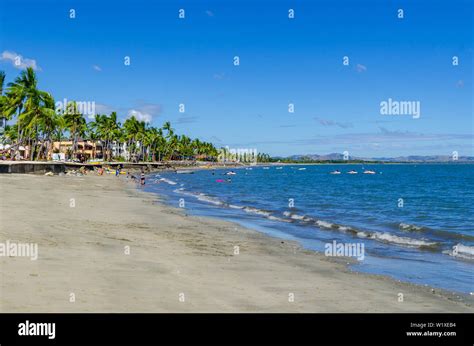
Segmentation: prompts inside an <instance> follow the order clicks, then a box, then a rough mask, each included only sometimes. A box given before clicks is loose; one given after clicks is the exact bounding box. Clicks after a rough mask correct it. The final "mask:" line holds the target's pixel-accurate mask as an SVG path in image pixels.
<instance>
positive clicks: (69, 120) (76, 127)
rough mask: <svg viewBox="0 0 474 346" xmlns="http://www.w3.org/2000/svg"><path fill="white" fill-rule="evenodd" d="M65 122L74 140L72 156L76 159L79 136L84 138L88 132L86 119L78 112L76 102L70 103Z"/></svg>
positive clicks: (65, 114) (67, 107) (65, 113)
mask: <svg viewBox="0 0 474 346" xmlns="http://www.w3.org/2000/svg"><path fill="white" fill-rule="evenodd" d="M64 120H65V122H66V127H67V129H68V130H69V134H70V135H71V138H72V156H73V157H74V156H75V154H76V151H77V142H78V139H79V136H81V135H82V136H83V135H84V134H85V132H86V131H87V125H86V119H84V116H83V115H82V113H80V112H79V111H78V109H77V103H76V102H75V101H72V102H68V104H67V106H66V110H65V112H64Z"/></svg>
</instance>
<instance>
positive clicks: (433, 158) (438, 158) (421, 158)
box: [278, 153, 474, 163]
mask: <svg viewBox="0 0 474 346" xmlns="http://www.w3.org/2000/svg"><path fill="white" fill-rule="evenodd" d="M278 159H282V160H285V159H286V160H291V161H306V162H307V161H344V160H349V161H382V162H472V163H474V157H473V156H459V157H458V159H457V160H453V157H452V156H449V155H410V156H397V157H373V158H364V157H355V156H349V157H348V158H346V159H344V154H339V153H331V154H326V155H318V154H307V155H292V156H289V157H278Z"/></svg>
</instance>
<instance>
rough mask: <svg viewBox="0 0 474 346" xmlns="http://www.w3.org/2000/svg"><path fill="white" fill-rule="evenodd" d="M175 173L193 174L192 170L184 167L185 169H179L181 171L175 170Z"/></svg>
mask: <svg viewBox="0 0 474 346" xmlns="http://www.w3.org/2000/svg"><path fill="white" fill-rule="evenodd" d="M176 173H177V174H194V171H192V170H190V169H185V170H181V171H176Z"/></svg>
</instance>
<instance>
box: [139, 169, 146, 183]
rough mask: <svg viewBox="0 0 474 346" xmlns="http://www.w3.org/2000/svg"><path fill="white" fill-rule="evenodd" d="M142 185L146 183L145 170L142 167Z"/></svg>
mask: <svg viewBox="0 0 474 346" xmlns="http://www.w3.org/2000/svg"><path fill="white" fill-rule="evenodd" d="M140 185H145V172H144V171H143V168H142V173H141V174H140Z"/></svg>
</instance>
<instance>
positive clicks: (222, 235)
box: [0, 174, 474, 313]
mask: <svg viewBox="0 0 474 346" xmlns="http://www.w3.org/2000/svg"><path fill="white" fill-rule="evenodd" d="M0 193H1V202H0V242H5V241H7V240H9V241H10V242H21V243H36V244H37V245H38V259H37V260H31V259H30V258H26V257H5V256H4V257H0V278H1V279H0V311H1V312H444V313H445V312H473V311H474V308H473V300H472V297H469V296H459V295H457V294H453V293H450V292H443V291H440V290H438V289H436V290H434V291H433V290H432V289H431V288H429V287H421V286H416V285H412V284H407V283H401V282H398V281H395V280H392V279H389V278H386V277H382V276H375V275H366V274H360V273H354V272H351V271H350V270H348V269H347V268H346V265H345V264H346V262H347V260H344V259H339V260H338V261H335V260H334V259H329V258H327V257H325V256H323V255H321V254H317V253H314V252H310V251H306V250H303V249H301V248H300V247H298V245H297V244H295V243H292V242H288V241H282V240H280V239H276V238H270V237H268V236H265V235H262V234H260V233H258V232H256V231H253V230H248V229H245V228H242V227H240V226H238V225H235V224H232V223H228V222H224V221H219V220H214V219H208V218H201V217H195V216H188V215H186V211H185V210H182V209H174V208H171V207H168V206H164V205H162V204H160V202H159V200H158V199H157V198H158V197H157V196H155V195H152V194H148V193H145V192H142V191H140V190H139V189H137V188H136V186H135V184H133V183H131V182H129V181H126V179H125V177H120V178H116V177H113V176H83V177H77V176H53V177H49V176H43V175H17V174H11V175H7V174H2V175H0ZM71 199H72V200H71ZM236 246H238V250H239V251H238V252H239V253H238V254H235V253H234V252H235V250H236V248H235V247H236ZM400 293H402V294H403V301H402V302H400V301H399V294H400ZM71 297H74V298H75V299H72V300H73V301H71ZM293 297H294V299H292V298H293ZM293 300H294V301H293Z"/></svg>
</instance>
